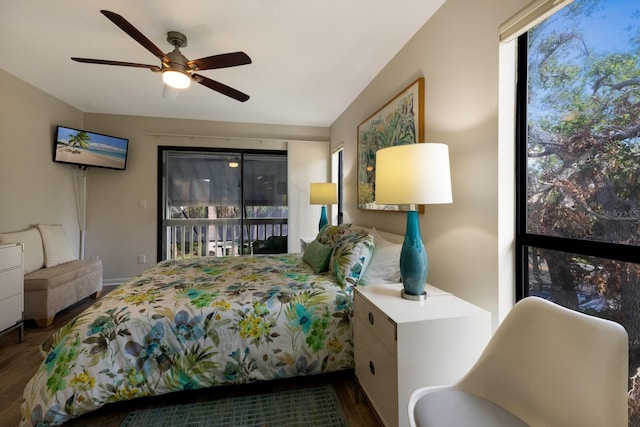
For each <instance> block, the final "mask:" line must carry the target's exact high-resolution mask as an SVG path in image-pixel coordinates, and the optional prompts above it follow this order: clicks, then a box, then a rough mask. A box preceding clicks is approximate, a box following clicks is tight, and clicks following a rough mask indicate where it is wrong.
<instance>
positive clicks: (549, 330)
mask: <svg viewBox="0 0 640 427" xmlns="http://www.w3.org/2000/svg"><path fill="white" fill-rule="evenodd" d="M628 369H629V367H628V336H627V332H626V331H625V329H624V328H623V327H622V326H621V325H619V324H618V323H615V322H611V321H608V320H604V319H600V318H597V317H593V316H588V315H585V314H582V313H578V312H576V311H573V310H569V309H567V308H564V307H561V306H559V305H557V304H554V303H551V302H549V301H546V300H543V299H541V298H537V297H528V298H525V299H523V300H521V301H520V302H518V303H517V304H516V305H515V306H514V307H513V309H512V310H511V312H509V314H508V315H507V317H506V318H505V320H504V321H503V323H502V324H501V325H500V326H499V327H498V329H497V331H496V333H495V334H494V336H493V337H492V338H491V340H490V342H489V344H488V345H487V347H486V348H485V351H484V352H483V353H482V355H481V356H480V358H479V359H478V362H477V363H476V364H475V365H474V366H473V367H472V368H471V370H470V371H469V373H468V374H467V375H466V376H465V377H464V378H463V379H462V380H461V381H460V382H459V383H458V387H457V388H462V389H464V390H466V391H469V392H472V393H474V394H476V395H478V396H481V397H484V398H486V399H488V400H490V401H492V402H494V403H497V404H498V405H500V406H502V407H503V408H505V409H507V410H509V411H510V412H512V413H513V414H514V415H516V416H518V417H520V418H521V419H522V420H523V421H525V422H526V423H528V424H529V425H533V426H542V425H544V426H605V425H606V426H627V423H628V421H627V420H628V414H627V412H628V410H627V407H628V403H627V388H628V376H629V375H628Z"/></svg>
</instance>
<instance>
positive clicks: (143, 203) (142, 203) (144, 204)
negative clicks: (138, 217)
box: [138, 199, 147, 209]
mask: <svg viewBox="0 0 640 427" xmlns="http://www.w3.org/2000/svg"><path fill="white" fill-rule="evenodd" d="M138 207H139V208H140V209H147V201H146V200H144V199H141V200H140V201H139V202H138Z"/></svg>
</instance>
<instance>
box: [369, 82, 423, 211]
mask: <svg viewBox="0 0 640 427" xmlns="http://www.w3.org/2000/svg"><path fill="white" fill-rule="evenodd" d="M423 110H424V77H420V78H418V79H417V80H416V81H414V82H413V83H411V84H410V85H409V86H408V87H407V88H405V89H404V90H403V91H402V92H400V93H399V94H398V95H396V96H395V97H394V98H393V99H391V100H390V101H389V102H387V103H386V104H385V105H383V106H382V107H381V108H380V109H378V111H376V112H375V113H373V114H372V115H371V116H370V117H369V118H367V119H366V120H365V121H364V122H362V123H360V125H358V208H359V209H366V210H377V211H380V210H384V211H407V210H408V209H409V205H381V204H377V203H376V202H375V200H376V197H375V195H376V189H375V183H376V152H377V151H378V150H380V149H382V148H387V147H393V146H396V145H405V144H417V143H420V142H424V111H423ZM419 210H420V212H423V211H424V207H423V206H420V207H419Z"/></svg>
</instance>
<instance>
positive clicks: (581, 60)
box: [516, 0, 640, 422]
mask: <svg viewBox="0 0 640 427" xmlns="http://www.w3.org/2000/svg"><path fill="white" fill-rule="evenodd" d="M639 24H640V5H638V4H637V2H630V1H626V0H609V1H598V0H576V1H574V2H573V3H571V4H569V5H568V6H566V7H565V8H564V9H562V10H561V11H559V12H557V13H556V14H555V15H553V16H551V17H550V18H548V19H547V20H545V21H543V22H542V23H541V24H539V25H538V26H536V27H534V28H533V29H531V30H529V31H528V32H527V33H526V34H524V35H523V36H521V37H520V39H519V41H518V76H519V82H518V89H517V90H518V102H517V129H518V131H517V132H518V134H517V147H516V153H517V154H516V158H517V168H516V169H517V194H516V204H517V207H516V209H517V214H516V223H517V225H516V249H517V252H516V253H517V254H518V256H517V260H516V274H517V278H516V287H517V288H516V294H517V296H518V297H519V298H522V297H525V296H528V295H537V296H541V297H544V298H546V299H550V300H552V301H554V302H557V303H559V304H561V305H564V306H566V307H569V308H572V309H575V310H579V311H582V312H585V313H589V314H592V315H595V316H600V317H605V318H609V319H612V320H615V321H617V322H619V323H621V324H622V325H623V326H624V327H625V328H626V329H627V331H628V333H629V346H630V348H629V360H630V366H629V369H630V377H633V376H634V375H635V374H636V371H637V368H638V366H640V25H639ZM636 381H640V380H638V378H635V379H634V381H632V388H634V389H636V390H637V393H640V384H638V385H636V384H635V382H636ZM630 408H631V409H630V411H631V412H630V421H633V422H638V421H640V399H639V401H636V400H635V399H633V398H632V399H631V400H630Z"/></svg>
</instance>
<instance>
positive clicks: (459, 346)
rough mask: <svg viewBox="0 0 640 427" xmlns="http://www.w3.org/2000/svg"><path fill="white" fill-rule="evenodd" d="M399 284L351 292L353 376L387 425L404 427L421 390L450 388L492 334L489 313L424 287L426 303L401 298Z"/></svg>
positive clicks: (474, 359) (359, 288) (438, 290)
mask: <svg viewBox="0 0 640 427" xmlns="http://www.w3.org/2000/svg"><path fill="white" fill-rule="evenodd" d="M401 289H402V285H400V284H395V285H378V286H358V287H356V293H355V303H354V324H353V328H354V346H355V372H356V379H357V382H358V384H359V386H360V388H361V389H362V390H363V391H364V393H365V394H366V395H367V397H368V399H369V401H370V402H371V404H372V405H373V407H374V409H375V410H376V412H377V413H378V415H379V416H380V418H381V419H382V421H383V422H384V424H385V425H387V426H393V427H395V426H402V427H404V426H407V425H409V420H408V417H407V404H408V402H409V396H410V395H411V393H412V392H413V391H414V390H415V389H417V388H420V387H426V386H433V385H445V384H451V383H453V382H455V381H457V380H458V379H460V378H461V377H462V376H463V375H464V374H465V373H466V372H467V371H468V370H469V368H470V367H471V366H472V365H473V363H475V361H476V360H477V359H478V357H479V356H480V353H481V352H482V350H483V349H484V347H485V346H486V344H487V342H488V341H489V337H490V335H491V314H490V313H489V312H488V311H486V310H483V309H481V308H479V307H476V306H475V305H473V304H470V303H468V302H466V301H464V300H462V299H460V298H457V297H456V296H454V295H452V294H449V293H446V292H443V291H441V290H440V289H437V288H435V287H433V286H430V285H427V289H426V291H427V299H426V300H425V301H410V300H406V299H402V298H401V297H400V290H401Z"/></svg>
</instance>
